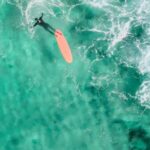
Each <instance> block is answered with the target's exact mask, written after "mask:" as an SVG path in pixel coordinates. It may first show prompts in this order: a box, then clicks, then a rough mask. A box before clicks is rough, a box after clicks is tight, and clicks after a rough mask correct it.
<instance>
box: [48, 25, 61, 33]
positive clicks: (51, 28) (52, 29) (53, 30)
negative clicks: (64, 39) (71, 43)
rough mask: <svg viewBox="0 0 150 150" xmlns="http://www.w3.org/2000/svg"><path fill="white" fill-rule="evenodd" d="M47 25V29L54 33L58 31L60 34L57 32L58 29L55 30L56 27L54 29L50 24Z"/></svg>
mask: <svg viewBox="0 0 150 150" xmlns="http://www.w3.org/2000/svg"><path fill="white" fill-rule="evenodd" d="M48 27H49V29H50V30H51V31H52V32H54V34H55V33H58V34H59V35H62V33H61V32H59V31H57V30H56V29H54V28H53V27H52V26H51V25H49V24H48Z"/></svg>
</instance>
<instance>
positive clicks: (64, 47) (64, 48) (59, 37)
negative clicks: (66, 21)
mask: <svg viewBox="0 0 150 150" xmlns="http://www.w3.org/2000/svg"><path fill="white" fill-rule="evenodd" d="M55 37H56V41H57V44H58V47H59V49H60V51H61V53H62V55H63V57H64V59H65V60H66V62H68V63H72V54H71V50H70V47H69V45H68V42H67V40H66V39H65V37H64V35H63V33H62V32H61V31H60V30H56V32H55Z"/></svg>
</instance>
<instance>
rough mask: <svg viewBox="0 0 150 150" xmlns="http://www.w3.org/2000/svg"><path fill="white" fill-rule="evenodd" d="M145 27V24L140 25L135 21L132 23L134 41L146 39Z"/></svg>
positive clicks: (131, 32)
mask: <svg viewBox="0 0 150 150" xmlns="http://www.w3.org/2000/svg"><path fill="white" fill-rule="evenodd" d="M145 27H146V26H145V25H144V24H140V23H138V22H136V21H133V22H132V23H131V27H130V36H131V38H132V39H133V40H136V39H140V40H141V39H142V37H144V35H145Z"/></svg>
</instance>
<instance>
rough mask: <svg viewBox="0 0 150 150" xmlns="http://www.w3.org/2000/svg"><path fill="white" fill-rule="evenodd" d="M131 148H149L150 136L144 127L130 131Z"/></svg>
mask: <svg viewBox="0 0 150 150" xmlns="http://www.w3.org/2000/svg"><path fill="white" fill-rule="evenodd" d="M128 140H129V150H149V149H150V137H149V136H148V134H147V132H146V130H145V129H143V128H142V127H138V128H133V129H130V130H129V133H128Z"/></svg>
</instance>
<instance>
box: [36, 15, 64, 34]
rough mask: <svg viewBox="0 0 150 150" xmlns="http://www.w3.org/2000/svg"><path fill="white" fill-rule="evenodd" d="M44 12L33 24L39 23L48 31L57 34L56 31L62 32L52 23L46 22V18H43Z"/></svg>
mask: <svg viewBox="0 0 150 150" xmlns="http://www.w3.org/2000/svg"><path fill="white" fill-rule="evenodd" d="M43 15H44V14H43V13H42V15H41V17H39V18H35V21H36V22H35V24H34V25H33V27H35V26H37V25H39V26H41V27H43V28H44V29H45V30H46V31H48V32H50V33H51V34H53V35H55V33H58V34H60V35H61V34H62V33H61V32H59V31H56V30H55V29H54V28H53V27H52V26H51V25H49V24H48V23H46V22H45V21H44V20H43Z"/></svg>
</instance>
